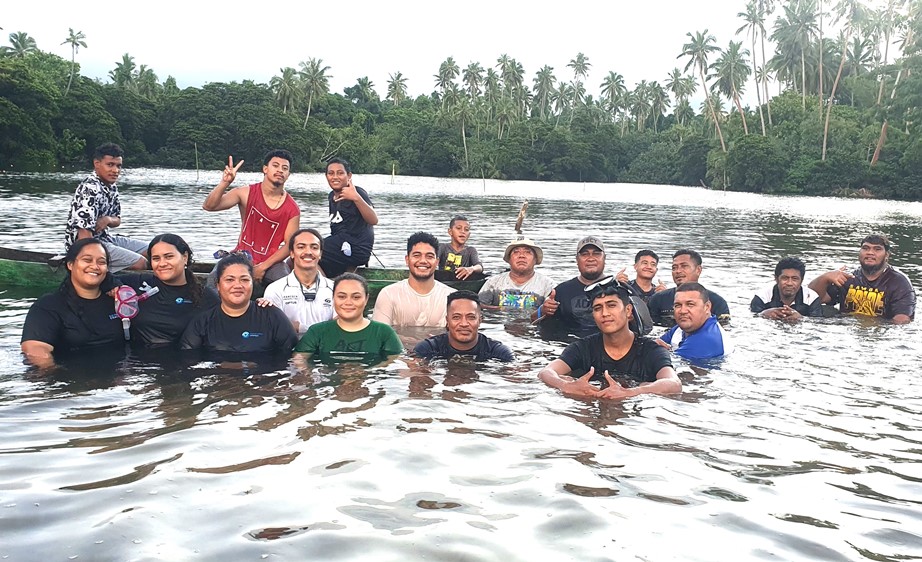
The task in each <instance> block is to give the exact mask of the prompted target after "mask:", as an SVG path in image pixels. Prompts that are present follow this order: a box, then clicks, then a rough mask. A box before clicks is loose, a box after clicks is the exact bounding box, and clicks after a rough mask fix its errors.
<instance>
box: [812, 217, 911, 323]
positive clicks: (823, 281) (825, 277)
mask: <svg viewBox="0 0 922 562" xmlns="http://www.w3.org/2000/svg"><path fill="white" fill-rule="evenodd" d="M858 262H859V263H860V267H859V268H858V269H856V270H854V271H852V272H848V271H845V268H842V269H836V270H833V271H830V272H827V273H824V274H822V275H820V276H819V277H817V278H816V279H814V280H813V281H811V282H810V288H811V289H813V290H814V291H816V293H817V294H819V296H820V299H822V302H823V303H824V304H826V303H829V304H838V305H839V312H842V313H849V314H858V315H862V316H880V317H882V318H886V319H888V320H892V321H893V322H894V323H895V324H908V323H909V322H912V320H913V318H914V317H915V314H916V292H915V290H914V289H913V288H912V283H910V282H909V278H908V277H906V275H905V274H904V273H902V272H901V271H897V270H896V269H894V268H893V266H891V265H890V240H889V239H888V238H887V237H886V236H884V235H883V234H869V235H868V236H865V237H864V240H862V241H861V247H860V248H859V250H858Z"/></svg>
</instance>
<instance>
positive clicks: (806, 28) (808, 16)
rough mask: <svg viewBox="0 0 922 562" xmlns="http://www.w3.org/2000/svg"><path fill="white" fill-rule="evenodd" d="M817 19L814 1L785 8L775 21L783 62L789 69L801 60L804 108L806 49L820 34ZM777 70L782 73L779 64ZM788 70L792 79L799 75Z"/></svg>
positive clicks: (804, 0)
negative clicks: (794, 61) (797, 60)
mask: <svg viewBox="0 0 922 562" xmlns="http://www.w3.org/2000/svg"><path fill="white" fill-rule="evenodd" d="M817 19H818V11H817V6H816V2H815V1H814V0H794V1H792V2H790V3H788V4H786V5H785V6H784V15H782V16H780V17H779V18H778V19H777V20H775V27H774V30H773V31H772V35H771V38H772V40H774V41H775V42H776V43H777V44H778V53H779V55H783V56H782V58H781V60H783V61H784V63H785V65H788V66H789V65H790V64H791V62H792V60H793V59H795V58H797V59H799V60H800V81H801V82H800V85H801V88H800V93H801V98H802V104H803V108H804V109H807V50H808V49H809V48H810V43H811V41H812V40H813V37H814V36H815V35H816V34H817V29H818V28H817ZM776 56H777V55H776ZM776 69H777V70H779V71H780V69H778V67H777V65H776ZM786 70H787V71H788V75H789V76H790V77H794V76H796V74H797V73H796V72H793V71H792V70H791V69H790V68H787V69H786ZM821 95H822V94H821Z"/></svg>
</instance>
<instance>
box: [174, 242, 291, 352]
mask: <svg viewBox="0 0 922 562" xmlns="http://www.w3.org/2000/svg"><path fill="white" fill-rule="evenodd" d="M216 271H217V278H218V285H217V289H218V297H219V298H220V299H221V304H220V306H215V307H211V308H208V309H205V310H202V311H201V312H199V313H198V314H196V315H195V316H194V317H193V318H192V321H191V322H190V323H189V326H188V327H186V330H185V331H184V332H183V335H182V338H181V339H180V347H182V349H205V350H208V351H235V352H243V353H253V352H278V353H283V354H285V356H286V357H287V356H288V355H289V354H290V353H291V349H292V348H293V347H294V345H295V342H296V341H297V339H298V337H297V335H296V334H295V331H294V328H292V326H291V322H289V321H288V318H286V317H285V314H284V313H283V312H282V311H281V310H279V309H278V308H276V307H274V306H267V307H262V306H257V304H256V303H254V302H251V301H250V299H251V298H252V296H253V262H251V261H250V260H249V258H247V257H246V256H244V255H242V254H231V255H229V256H227V257H225V258H223V259H221V261H219V262H218V265H217V268H216Z"/></svg>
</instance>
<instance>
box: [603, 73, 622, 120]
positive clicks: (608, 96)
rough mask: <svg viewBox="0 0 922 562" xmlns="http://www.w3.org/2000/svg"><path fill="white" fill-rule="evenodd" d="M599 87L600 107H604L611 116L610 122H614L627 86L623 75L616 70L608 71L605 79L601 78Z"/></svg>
mask: <svg viewBox="0 0 922 562" xmlns="http://www.w3.org/2000/svg"><path fill="white" fill-rule="evenodd" d="M600 87H601V88H602V99H601V100H599V101H600V102H602V107H604V108H605V110H606V111H607V112H608V114H609V115H610V116H611V120H612V122H614V121H615V118H616V117H617V115H618V110H619V109H620V107H621V100H622V98H624V94H625V92H627V87H626V86H625V85H624V76H621V75H620V74H618V73H617V72H614V71H609V72H608V75H607V76H605V79H604V80H602V84H601V85H600Z"/></svg>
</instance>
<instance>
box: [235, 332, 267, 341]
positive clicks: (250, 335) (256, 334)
mask: <svg viewBox="0 0 922 562" xmlns="http://www.w3.org/2000/svg"><path fill="white" fill-rule="evenodd" d="M240 335H241V336H243V339H245V340H246V339H250V338H261V337H263V335H262V333H260V332H243V333H242V334H240Z"/></svg>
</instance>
